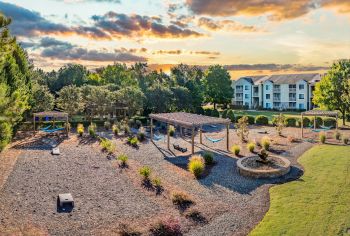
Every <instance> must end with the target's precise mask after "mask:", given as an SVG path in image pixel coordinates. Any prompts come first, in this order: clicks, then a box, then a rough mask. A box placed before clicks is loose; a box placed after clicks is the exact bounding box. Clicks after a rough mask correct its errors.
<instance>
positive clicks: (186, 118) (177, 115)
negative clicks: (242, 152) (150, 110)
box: [149, 112, 231, 154]
mask: <svg viewBox="0 0 350 236" xmlns="http://www.w3.org/2000/svg"><path fill="white" fill-rule="evenodd" d="M149 117H150V119H151V140H152V141H153V139H154V135H153V120H158V121H161V122H164V123H166V124H167V146H168V149H170V134H169V127H170V125H173V126H180V127H181V130H182V128H186V129H190V130H191V131H192V132H191V146H192V148H191V151H192V154H194V137H195V130H196V129H199V140H200V143H201V144H202V141H203V139H202V138H203V134H202V133H203V126H205V125H226V147H227V150H229V134H230V123H231V121H230V120H229V119H223V118H216V117H210V116H204V115H197V114H192V113H186V112H174V113H159V114H150V116H149ZM205 137H206V138H207V139H208V140H209V141H211V142H214V143H215V142H219V141H222V140H223V139H224V138H220V139H214V138H209V137H208V136H205Z"/></svg>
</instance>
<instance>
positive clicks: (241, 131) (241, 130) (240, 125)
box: [236, 116, 249, 142]
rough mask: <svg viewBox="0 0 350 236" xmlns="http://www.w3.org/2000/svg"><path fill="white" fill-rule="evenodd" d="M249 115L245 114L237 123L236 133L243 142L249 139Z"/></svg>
mask: <svg viewBox="0 0 350 236" xmlns="http://www.w3.org/2000/svg"><path fill="white" fill-rule="evenodd" d="M248 124H249V123H248V117H247V116H243V117H242V118H240V119H239V120H238V121H237V124H236V133H237V136H238V137H239V138H240V139H241V141H242V142H245V141H247V139H248V135H249V127H248Z"/></svg>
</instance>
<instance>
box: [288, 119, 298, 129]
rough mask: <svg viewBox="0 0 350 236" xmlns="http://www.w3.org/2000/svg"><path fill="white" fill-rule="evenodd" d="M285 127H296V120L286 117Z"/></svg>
mask: <svg viewBox="0 0 350 236" xmlns="http://www.w3.org/2000/svg"><path fill="white" fill-rule="evenodd" d="M286 126H287V127H296V126H297V119H296V118H295V117H286Z"/></svg>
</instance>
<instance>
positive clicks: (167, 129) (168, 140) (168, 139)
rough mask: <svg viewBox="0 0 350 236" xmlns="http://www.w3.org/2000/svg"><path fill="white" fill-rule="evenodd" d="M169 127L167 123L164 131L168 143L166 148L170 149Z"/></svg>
mask: <svg viewBox="0 0 350 236" xmlns="http://www.w3.org/2000/svg"><path fill="white" fill-rule="evenodd" d="M169 129H170V125H169V124H167V127H166V131H167V132H166V133H167V145H168V150H170V134H169V133H170V132H169Z"/></svg>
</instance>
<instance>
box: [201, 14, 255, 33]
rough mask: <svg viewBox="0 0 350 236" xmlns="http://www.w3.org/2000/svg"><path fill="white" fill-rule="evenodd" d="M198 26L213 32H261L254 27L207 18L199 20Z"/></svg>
mask: <svg viewBox="0 0 350 236" xmlns="http://www.w3.org/2000/svg"><path fill="white" fill-rule="evenodd" d="M198 26H199V27H203V28H205V29H208V30H211V31H218V30H226V31H241V32H257V31H259V30H258V29H257V28H256V27H254V26H247V25H242V24H240V23H238V22H236V21H233V20H218V21H215V20H213V19H210V18H207V17H201V18H199V19H198Z"/></svg>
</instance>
